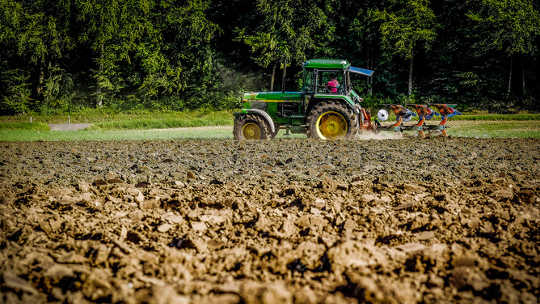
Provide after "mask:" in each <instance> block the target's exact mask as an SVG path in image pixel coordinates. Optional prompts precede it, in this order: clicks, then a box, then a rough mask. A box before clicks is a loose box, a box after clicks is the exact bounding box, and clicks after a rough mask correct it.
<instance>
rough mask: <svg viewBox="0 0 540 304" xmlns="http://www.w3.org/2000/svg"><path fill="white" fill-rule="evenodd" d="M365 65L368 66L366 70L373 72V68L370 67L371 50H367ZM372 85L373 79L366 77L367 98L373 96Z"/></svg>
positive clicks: (371, 63) (371, 60)
mask: <svg viewBox="0 0 540 304" xmlns="http://www.w3.org/2000/svg"><path fill="white" fill-rule="evenodd" d="M367 64H368V69H370V70H373V67H372V65H373V51H372V50H371V48H369V49H368V60H367ZM372 84H373V78H371V77H367V85H368V96H373V88H372Z"/></svg>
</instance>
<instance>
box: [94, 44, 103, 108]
mask: <svg viewBox="0 0 540 304" xmlns="http://www.w3.org/2000/svg"><path fill="white" fill-rule="evenodd" d="M100 49H101V50H100V51H101V53H100V54H99V71H98V77H97V78H96V104H97V106H98V108H101V107H102V106H103V95H102V94H101V85H100V84H99V75H101V73H103V43H101V46H100Z"/></svg>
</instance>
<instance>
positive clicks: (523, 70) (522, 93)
mask: <svg viewBox="0 0 540 304" xmlns="http://www.w3.org/2000/svg"><path fill="white" fill-rule="evenodd" d="M523 61H524V60H521V96H523V97H524V98H525V94H526V91H527V87H526V86H525V66H524V64H523Z"/></svg>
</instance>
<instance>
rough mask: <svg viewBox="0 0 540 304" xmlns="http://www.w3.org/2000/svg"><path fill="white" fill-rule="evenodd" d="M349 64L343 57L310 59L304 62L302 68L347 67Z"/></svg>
mask: <svg viewBox="0 0 540 304" xmlns="http://www.w3.org/2000/svg"><path fill="white" fill-rule="evenodd" d="M350 66H351V64H350V63H349V62H348V61H347V60H344V59H310V60H308V61H306V62H304V68H312V69H347V68H348V67H350Z"/></svg>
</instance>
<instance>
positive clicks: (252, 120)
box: [233, 59, 376, 140]
mask: <svg viewBox="0 0 540 304" xmlns="http://www.w3.org/2000/svg"><path fill="white" fill-rule="evenodd" d="M303 70H304V75H303V76H304V79H303V84H304V86H303V88H302V91H300V92H287V91H284V90H283V91H281V92H252V93H245V94H244V96H243V98H242V102H243V109H242V111H241V112H238V113H234V131H233V132H234V138H235V139H238V140H244V139H269V138H273V137H275V136H276V134H277V133H278V131H279V130H280V129H286V130H287V132H291V133H305V134H307V136H308V137H310V138H317V139H323V140H333V139H340V138H352V137H353V136H354V135H355V134H356V133H357V132H358V131H359V130H375V128H376V126H375V124H372V122H371V115H370V113H369V112H368V111H367V110H366V109H364V108H363V107H362V106H361V105H360V103H361V102H362V101H363V99H362V98H360V96H358V94H357V93H356V92H355V91H354V90H353V88H352V84H351V78H350V77H351V73H355V74H360V75H363V76H367V77H371V75H372V74H373V71H371V70H367V69H362V68H357V67H353V66H351V64H350V63H349V62H347V61H346V60H335V59H312V60H308V61H306V62H304V64H303Z"/></svg>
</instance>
